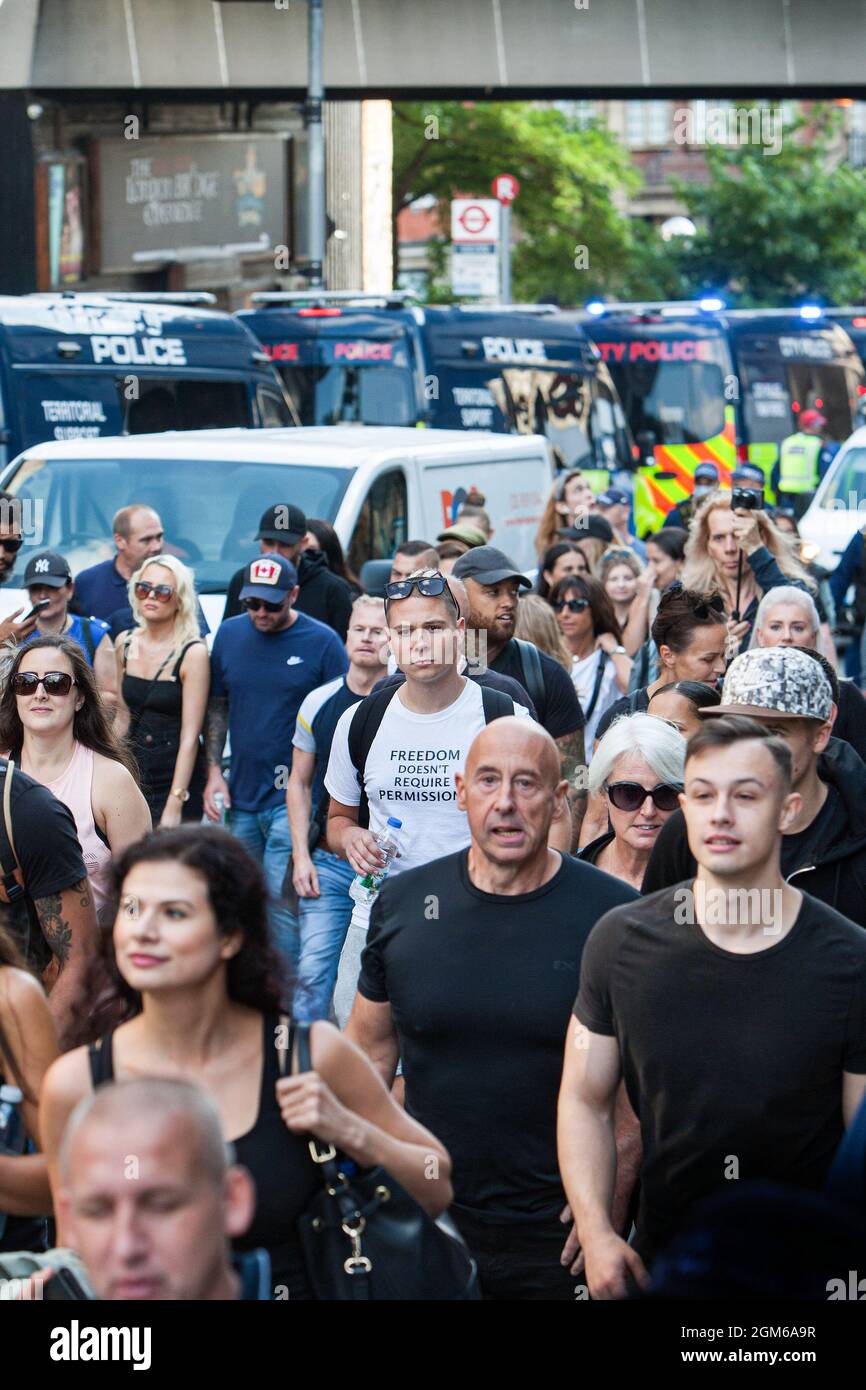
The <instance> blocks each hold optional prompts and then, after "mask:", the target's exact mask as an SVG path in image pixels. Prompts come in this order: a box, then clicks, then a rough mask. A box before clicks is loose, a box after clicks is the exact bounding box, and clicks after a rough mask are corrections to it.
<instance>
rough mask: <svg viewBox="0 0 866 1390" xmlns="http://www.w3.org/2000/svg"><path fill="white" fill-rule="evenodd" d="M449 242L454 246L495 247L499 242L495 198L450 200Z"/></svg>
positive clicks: (497, 210) (497, 205)
mask: <svg viewBox="0 0 866 1390" xmlns="http://www.w3.org/2000/svg"><path fill="white" fill-rule="evenodd" d="M451 240H452V241H453V242H454V243H455V245H457V244H460V243H462V244H464V245H477V244H479V243H481V244H484V243H489V244H492V245H495V243H496V242H497V241H498V240H499V204H498V202H497V201H496V200H495V198H454V199H452V202H451Z"/></svg>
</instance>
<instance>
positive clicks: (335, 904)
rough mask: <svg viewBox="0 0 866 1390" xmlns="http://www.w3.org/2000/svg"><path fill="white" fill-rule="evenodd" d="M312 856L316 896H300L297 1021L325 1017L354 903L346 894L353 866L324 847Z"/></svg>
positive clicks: (303, 1021) (296, 991)
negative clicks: (316, 877) (315, 879)
mask: <svg viewBox="0 0 866 1390" xmlns="http://www.w3.org/2000/svg"><path fill="white" fill-rule="evenodd" d="M312 857H313V864H314V866H315V869H316V873H317V874H318V876H319V896H318V897H317V898H301V899H300V917H301V959H300V962H299V964H298V983H297V988H296V990H295V1007H294V1015H295V1018H296V1019H297V1020H298V1021H299V1022H300V1023H312V1022H313V1021H314V1020H315V1019H317V1018H327V1017H328V1014H329V1012H330V1008H331V995H332V994H333V993H334V984H335V982H336V979H337V966H338V964H339V961H340V951H341V950H342V948H343V941H344V940H345V937H346V931H347V929H348V926H349V920H350V918H351V916H352V909H353V907H354V906H355V904H354V902H353V901H352V899H351V898H350V897H349V884H350V883H351V882H352V879H353V878H354V876H355V871H354V869H352V868H351V867H350V866H349V865H348V864H347V863H346V861H345V859H338V858H337V856H336V854H331V853H330V851H329V850H326V849H315V850H313V856H312Z"/></svg>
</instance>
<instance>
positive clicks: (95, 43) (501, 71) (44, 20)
mask: <svg viewBox="0 0 866 1390" xmlns="http://www.w3.org/2000/svg"><path fill="white" fill-rule="evenodd" d="M324 14H325V87H326V90H327V93H328V96H329V97H330V98H332V99H333V98H334V97H339V96H343V97H360V96H387V97H404V98H406V97H421V96H426V97H428V98H429V97H434V96H436V97H448V96H458V95H459V96H463V97H466V96H475V97H483V96H497V97H520V96H534V97H548V98H550V97H568V96H581V95H592V96H596V97H603V96H610V95H612V94H616V95H622V96H632V97H640V96H642V95H650V94H659V93H664V92H669V93H671V94H676V95H678V96H689V95H700V94H702V93H703V94H716V95H721V94H729V95H736V94H743V95H748V94H752V95H758V96H760V95H771V94H772V95H785V94H786V93H789V92H790V93H791V94H794V93H797V94H799V95H816V96H818V95H828V96H832V95H836V96H862V95H864V94H866V61H864V60H866V4H864V3H863V0H821V3H819V4H816V3H815V0H760V3H757V4H756V3H755V0H324ZM306 29H307V5H306V0H5V3H0V91H2V90H7V91H16V90H17V91H22V90H26V91H32V92H37V93H38V92H64V91H70V92H71V91H81V92H109V91H115V92H124V93H127V92H130V91H136V90H140V91H142V92H145V91H152V92H159V93H164V94H175V93H177V94H180V93H184V94H190V93H193V92H194V93H196V94H197V95H199V96H200V95H202V94H204V93H219V92H223V93H225V92H229V91H230V92H255V93H262V94H267V95H269V96H270V97H276V96H279V97H281V98H286V99H294V98H296V97H300V96H302V94H303V92H304V89H305V87H306Z"/></svg>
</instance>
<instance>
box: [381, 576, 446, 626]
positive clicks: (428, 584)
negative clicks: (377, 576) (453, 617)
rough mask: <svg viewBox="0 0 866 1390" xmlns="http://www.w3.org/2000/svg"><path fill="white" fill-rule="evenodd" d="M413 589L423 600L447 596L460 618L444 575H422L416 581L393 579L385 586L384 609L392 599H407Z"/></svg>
mask: <svg viewBox="0 0 866 1390" xmlns="http://www.w3.org/2000/svg"><path fill="white" fill-rule="evenodd" d="M413 589H417V590H418V593H419V594H422V595H423V597H424V598H441V596H442V594H447V595H448V597H449V598H450V600H451V602H452V603H453V604H454V609H455V612H456V613H457V616H458V617H459V616H460V609H459V608H458V606H457V600H456V598H455V597H454V595H453V594H452V592H451V590H450V589H449V587H448V580H447V579H446V578H445V576H444V574H424V575H420V576H419V577H418V578H417V579H395V580H394V581H393V583H391V584H386V585H385V607H386V608H387V606H388V604H389V603H390V601H391V600H392V599H395V598H409V596H410V594H411V593H412V590H413Z"/></svg>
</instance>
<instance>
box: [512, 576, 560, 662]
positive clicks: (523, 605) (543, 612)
mask: <svg viewBox="0 0 866 1390" xmlns="http://www.w3.org/2000/svg"><path fill="white" fill-rule="evenodd" d="M514 635H515V637H518V638H523V639H524V641H526V642H531V643H532V644H533V646H535V647H537V648H538V650H539V651H540V652H546V653H547V655H548V656H552V657H553V660H554V661H558V662H559V664H560V666H561V667H562V668H563V670H564V671H567V672H568V674H569V675H571V665H572V655H571V652H570V651H569V650H568V647H567V646H566V645H565V640H564V638H563V636H562V632H561V630H560V626H559V623H558V622H557V620H556V615H555V613H554V611H553V609H552V608H551V606H550V604H549V603H548V602H547V600H546V599H543V598H542V597H541V596H540V594H525V595H524V596H523V598H522V599H521V600H520V602H519V604H518V605H517V622H516V624H515V627H514Z"/></svg>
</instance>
